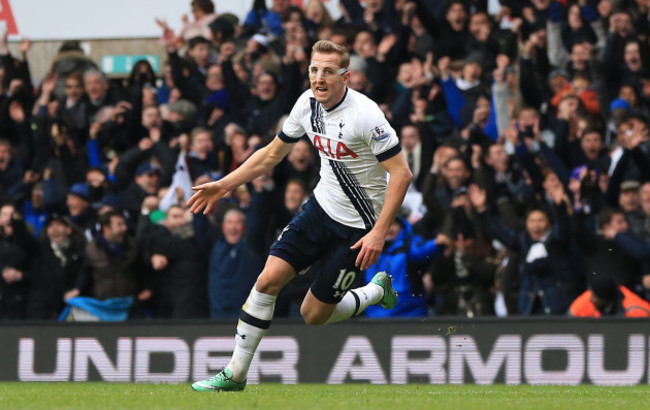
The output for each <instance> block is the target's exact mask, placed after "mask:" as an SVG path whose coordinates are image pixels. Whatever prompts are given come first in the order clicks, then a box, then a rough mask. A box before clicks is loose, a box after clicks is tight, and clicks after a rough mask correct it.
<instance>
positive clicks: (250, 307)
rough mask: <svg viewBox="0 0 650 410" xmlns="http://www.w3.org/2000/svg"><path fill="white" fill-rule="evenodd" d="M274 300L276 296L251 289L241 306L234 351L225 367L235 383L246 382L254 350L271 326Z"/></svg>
mask: <svg viewBox="0 0 650 410" xmlns="http://www.w3.org/2000/svg"><path fill="white" fill-rule="evenodd" d="M276 299H277V297H276V296H272V295H267V294H265V293H260V292H258V291H257V290H256V289H255V287H253V289H252V290H251V293H250V295H249V296H248V299H246V303H244V306H242V310H241V315H240V316H239V321H238V322H237V334H236V335H235V350H234V351H233V352H232V358H231V359H230V363H228V366H227V367H228V369H230V371H232V374H233V377H232V378H233V380H235V381H237V382H242V381H244V380H246V375H247V374H248V369H249V367H250V365H251V361H253V356H255V350H256V349H257V346H258V345H259V344H260V341H261V340H262V338H263V337H264V335H265V334H266V332H267V330H268V329H269V326H271V319H273V311H274V309H275V300H276Z"/></svg>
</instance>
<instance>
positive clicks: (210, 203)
mask: <svg viewBox="0 0 650 410" xmlns="http://www.w3.org/2000/svg"><path fill="white" fill-rule="evenodd" d="M192 190H194V191H196V192H195V193H194V195H192V197H191V198H190V200H189V201H187V205H188V206H189V207H190V212H192V213H194V214H197V213H199V212H201V209H203V214H204V215H207V214H209V213H210V212H212V209H214V206H215V205H216V203H217V202H218V201H219V199H221V197H223V196H224V195H225V194H226V193H227V192H228V190H227V189H226V188H224V187H222V184H221V181H214V182H208V183H205V184H201V185H197V186H193V187H192Z"/></svg>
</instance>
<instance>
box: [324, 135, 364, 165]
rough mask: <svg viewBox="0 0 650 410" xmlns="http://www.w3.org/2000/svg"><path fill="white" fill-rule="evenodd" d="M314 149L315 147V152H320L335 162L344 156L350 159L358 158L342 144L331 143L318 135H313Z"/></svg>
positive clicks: (339, 142) (337, 142) (338, 142)
mask: <svg viewBox="0 0 650 410" xmlns="http://www.w3.org/2000/svg"><path fill="white" fill-rule="evenodd" d="M334 144H336V146H333V145H334ZM314 147H316V149H317V150H319V151H322V152H323V153H324V154H325V155H326V156H328V157H330V158H334V159H337V160H340V159H341V158H343V157H346V156H350V157H352V158H357V157H358V156H359V155H357V154H356V153H355V152H354V151H352V150H351V149H350V148H348V147H347V145H345V144H344V143H343V142H341V141H332V140H331V139H329V138H327V137H324V136H320V135H314Z"/></svg>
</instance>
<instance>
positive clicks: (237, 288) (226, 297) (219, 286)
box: [194, 205, 263, 319]
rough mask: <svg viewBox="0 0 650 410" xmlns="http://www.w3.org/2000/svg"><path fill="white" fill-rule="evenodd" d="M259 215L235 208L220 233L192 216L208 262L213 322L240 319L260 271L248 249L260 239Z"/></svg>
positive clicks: (257, 257)
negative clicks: (252, 241)
mask: <svg viewBox="0 0 650 410" xmlns="http://www.w3.org/2000/svg"><path fill="white" fill-rule="evenodd" d="M253 206H255V205H253ZM259 212H261V210H260V209H256V210H254V211H252V213H251V212H249V213H248V215H245V214H244V213H243V212H242V211H241V210H239V209H237V208H234V209H230V210H228V211H226V213H225V215H224V218H223V222H222V224H221V229H220V231H219V230H218V229H217V228H216V227H215V226H213V225H212V224H211V223H210V222H208V221H207V220H206V217H204V216H203V215H202V214H195V215H194V232H195V235H196V240H197V241H198V243H199V244H201V245H202V247H203V249H202V250H203V252H204V255H205V257H206V258H207V259H208V260H209V265H208V302H209V311H210V318H212V319H224V318H236V317H237V316H239V312H240V310H241V306H242V304H243V303H244V302H245V301H246V298H247V297H248V293H249V292H250V288H251V287H252V286H253V285H254V284H255V280H256V279H257V274H258V272H259V271H260V270H261V269H262V266H263V265H262V259H261V256H260V254H259V251H258V250H256V249H254V248H253V247H251V246H250V242H251V240H252V239H253V238H255V237H256V236H257V235H259V232H258V229H259V223H260V222H261V221H258V219H259V218H260V217H261V215H260V214H259Z"/></svg>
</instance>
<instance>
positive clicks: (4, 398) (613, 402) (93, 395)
mask: <svg viewBox="0 0 650 410" xmlns="http://www.w3.org/2000/svg"><path fill="white" fill-rule="evenodd" d="M649 407H650V386H646V385H644V386H634V387H597V386H576V387H564V386H527V385H521V386H504V385H492V386H475V385H462V386H451V385H444V386H440V385H425V384H411V385H382V386H377V385H368V384H347V385H325V384H299V385H280V384H260V385H249V386H248V387H247V388H246V390H245V391H243V392H237V393H212V392H207V393H204V392H201V393H199V392H194V391H192V390H191V389H190V386H189V384H178V385H169V384H137V383H89V382H84V383H72V382H71V383H0V409H23V408H33V409H55V408H61V409H62V408H66V409H100V408H101V409H107V408H110V409H116V408H128V409H162V408H176V409H204V408H219V409H265V410H266V409H282V410H290V409H301V410H302V409H305V410H320V409H355V410H362V409H373V410H374V409H381V410H384V409H395V410H397V409H409V410H410V409H481V410H486V409H504V408H512V409H554V408H555V409H572V410H575V409H582V408H588V409H589V410H594V409H611V408H622V409H626V410H630V409H647V408H649Z"/></svg>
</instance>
